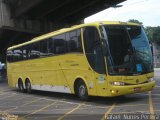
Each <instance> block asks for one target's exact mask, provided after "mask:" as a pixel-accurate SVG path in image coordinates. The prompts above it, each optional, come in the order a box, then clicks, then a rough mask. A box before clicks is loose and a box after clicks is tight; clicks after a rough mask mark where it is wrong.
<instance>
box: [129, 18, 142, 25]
mask: <svg viewBox="0 0 160 120" xmlns="http://www.w3.org/2000/svg"><path fill="white" fill-rule="evenodd" d="M128 22H133V23H138V24H140V25H143V23H142V22H140V21H138V20H135V19H130V20H128Z"/></svg>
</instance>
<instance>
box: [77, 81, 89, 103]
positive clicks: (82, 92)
mask: <svg viewBox="0 0 160 120" xmlns="http://www.w3.org/2000/svg"><path fill="white" fill-rule="evenodd" d="M76 86H77V87H76V94H77V95H78V97H79V99H80V100H88V90H87V86H86V84H85V83H84V82H83V81H82V80H80V81H78V83H77V85H76Z"/></svg>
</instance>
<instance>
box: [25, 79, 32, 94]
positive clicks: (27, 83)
mask: <svg viewBox="0 0 160 120" xmlns="http://www.w3.org/2000/svg"><path fill="white" fill-rule="evenodd" d="M25 84H26V91H27V93H31V92H32V86H31V82H30V81H29V80H28V79H27V80H26V82H25Z"/></svg>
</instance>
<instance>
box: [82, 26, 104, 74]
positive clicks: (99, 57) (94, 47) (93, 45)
mask: <svg viewBox="0 0 160 120" xmlns="http://www.w3.org/2000/svg"><path fill="white" fill-rule="evenodd" d="M83 37H84V47H85V53H86V56H87V59H88V62H89V64H90V66H91V67H92V69H93V70H95V71H96V72H98V73H100V74H105V73H106V70H105V62H104V56H103V52H102V45H101V42H100V37H99V33H98V30H97V28H96V27H86V28H84V32H83Z"/></svg>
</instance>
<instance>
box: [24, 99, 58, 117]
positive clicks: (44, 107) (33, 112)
mask: <svg viewBox="0 0 160 120" xmlns="http://www.w3.org/2000/svg"><path fill="white" fill-rule="evenodd" d="M56 103H57V102H54V103H52V104H49V105H47V106H45V107H42V108H41V109H38V110H36V111H34V112H32V113H30V114H28V115H25V116H23V118H26V117H28V116H31V115H34V114H35V113H38V112H40V111H43V110H44V109H46V108H48V107H50V106H52V105H54V104H56Z"/></svg>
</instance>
